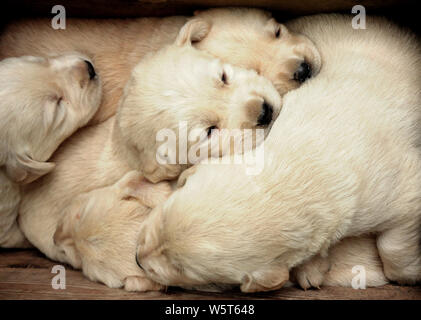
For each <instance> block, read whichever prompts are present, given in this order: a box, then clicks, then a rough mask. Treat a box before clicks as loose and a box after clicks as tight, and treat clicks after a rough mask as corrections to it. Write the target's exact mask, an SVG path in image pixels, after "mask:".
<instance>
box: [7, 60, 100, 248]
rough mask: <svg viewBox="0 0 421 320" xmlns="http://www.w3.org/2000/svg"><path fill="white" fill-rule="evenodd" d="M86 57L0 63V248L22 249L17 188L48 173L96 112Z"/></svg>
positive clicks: (95, 89) (95, 86) (95, 84)
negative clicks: (63, 146)
mask: <svg viewBox="0 0 421 320" xmlns="http://www.w3.org/2000/svg"><path fill="white" fill-rule="evenodd" d="M85 60H87V58H86V57H84V56H82V55H80V54H67V55H63V56H57V57H49V58H41V57H33V56H25V57H20V58H8V59H4V60H3V61H1V62H0V74H1V80H0V136H1V141H0V170H1V171H0V182H1V187H0V226H1V228H0V246H2V247H16V246H26V245H27V243H26V241H25V237H24V236H23V235H22V233H21V232H20V230H19V227H18V225H17V223H16V217H17V214H18V205H19V201H20V191H19V185H23V184H27V183H30V182H31V181H34V180H36V179H38V178H39V177H41V176H43V175H45V174H47V173H49V172H50V171H51V170H53V168H54V163H53V162H47V161H48V159H49V158H50V157H51V155H52V153H53V152H54V151H55V150H56V149H57V148H58V146H59V145H60V144H61V143H62V142H63V141H64V139H66V138H67V137H69V136H70V135H71V134H73V133H74V132H75V131H76V130H77V129H78V128H80V127H82V126H84V125H85V124H86V123H87V122H88V121H89V120H90V119H91V118H92V116H93V115H94V114H95V112H96V111H97V110H98V107H99V105H100V101H101V84H100V81H99V78H98V77H97V76H96V77H95V78H93V79H90V76H89V73H88V67H87V63H86V62H85Z"/></svg>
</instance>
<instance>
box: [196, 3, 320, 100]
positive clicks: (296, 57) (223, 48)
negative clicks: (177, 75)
mask: <svg viewBox="0 0 421 320" xmlns="http://www.w3.org/2000/svg"><path fill="white" fill-rule="evenodd" d="M193 20H202V21H206V22H207V23H208V24H209V25H210V31H209V34H208V35H207V36H206V37H205V38H203V39H202V40H201V41H197V42H195V47H197V48H199V49H202V50H206V51H208V52H209V53H211V54H213V55H214V56H216V57H219V58H220V59H221V60H223V61H224V62H228V63H232V64H233V65H237V66H240V67H243V68H246V69H254V70H256V71H257V72H258V73H259V74H260V75H263V76H265V77H266V78H268V79H269V80H271V81H272V83H273V84H274V85H275V87H276V89H277V90H278V92H279V93H280V94H281V95H283V94H285V93H286V92H288V91H289V90H292V89H295V88H297V87H298V86H300V85H301V84H302V83H303V82H304V81H306V80H307V79H308V78H310V77H313V76H315V75H316V74H317V73H318V72H319V70H320V67H321V58H320V54H319V52H318V50H317V49H316V47H315V45H314V44H313V43H312V42H311V41H310V40H309V39H308V38H307V37H305V36H303V35H299V34H296V33H292V32H289V30H288V29H287V28H286V27H285V26H284V25H283V24H280V23H278V22H277V21H276V20H275V19H273V18H272V17H271V15H270V14H269V13H268V12H265V11H262V10H258V9H246V8H218V9H210V10H204V11H200V12H197V13H196V14H195V18H193Z"/></svg>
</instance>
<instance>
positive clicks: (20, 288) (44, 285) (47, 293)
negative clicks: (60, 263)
mask: <svg viewBox="0 0 421 320" xmlns="http://www.w3.org/2000/svg"><path fill="white" fill-rule="evenodd" d="M56 264H57V263H55V262H54V261H51V260H48V259H47V258H45V257H44V256H43V255H42V254H41V253H39V252H38V251H37V250H17V251H14V250H0V299H93V300H96V299H110V300H113V299H127V300H150V299H156V300H158V299H164V300H167V299H174V300H179V299H209V300H214V299H280V300H290V299H305V300H309V299H316V300H325V299H340V300H344V299H380V300H383V299H411V300H421V288H420V287H405V286H395V285H386V286H383V287H380V288H368V289H366V290H354V289H352V288H338V287H323V288H322V289H321V290H307V291H304V290H301V289H298V288H283V289H281V290H278V291H276V292H269V293H258V294H253V295H246V294H243V293H241V292H239V291H232V292H224V293H206V292H195V291H187V290H182V289H178V288H170V289H168V290H167V292H147V293H138V292H127V291H124V290H122V289H111V288H108V287H106V286H105V285H102V284H100V283H95V282H92V281H89V280H88V279H87V278H85V277H84V276H83V275H82V273H81V272H80V271H77V270H73V269H72V268H70V267H69V266H66V289H65V290H55V289H53V288H52V286H51V280H52V279H53V277H54V276H55V274H53V273H51V268H52V267H53V266H54V265H56Z"/></svg>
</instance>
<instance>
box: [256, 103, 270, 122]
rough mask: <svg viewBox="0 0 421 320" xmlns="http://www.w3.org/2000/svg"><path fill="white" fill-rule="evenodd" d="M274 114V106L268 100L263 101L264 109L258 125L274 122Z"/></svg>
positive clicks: (258, 119)
mask: <svg viewBox="0 0 421 320" xmlns="http://www.w3.org/2000/svg"><path fill="white" fill-rule="evenodd" d="M272 116H273V107H272V106H271V105H270V104H268V103H267V102H266V101H264V102H263V105H262V111H261V113H260V115H259V118H257V125H258V126H267V125H268V124H270V123H271V122H272Z"/></svg>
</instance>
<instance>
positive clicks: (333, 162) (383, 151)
mask: <svg viewBox="0 0 421 320" xmlns="http://www.w3.org/2000/svg"><path fill="white" fill-rule="evenodd" d="M302 23H303V24H304V25H305V26H306V27H307V28H309V29H311V30H314V32H317V33H318V34H319V35H320V36H319V38H318V42H317V44H318V47H319V49H320V51H321V52H322V57H323V58H324V60H323V61H324V67H323V68H322V70H321V72H320V74H319V75H318V76H317V78H316V79H314V80H313V81H309V82H308V83H307V84H306V85H305V86H302V87H301V88H299V89H297V90H294V91H291V92H289V93H288V94H287V95H285V97H284V105H283V111H282V113H281V115H280V117H278V119H277V121H276V122H275V124H274V126H273V128H272V130H271V132H270V134H269V136H268V137H267V139H266V140H265V144H264V148H265V166H264V169H263V171H262V173H261V174H260V175H256V176H251V175H246V174H245V173H244V168H243V166H244V165H198V166H197V169H196V172H195V173H194V174H192V175H191V176H190V177H189V178H188V179H187V181H186V184H185V185H184V187H182V188H180V189H178V190H177V191H175V192H174V193H173V194H172V195H171V196H170V197H169V199H168V200H167V201H166V202H165V203H164V204H163V205H160V206H158V207H156V208H155V209H154V210H153V211H152V212H151V213H150V214H149V216H148V218H147V220H146V221H145V224H144V225H143V226H142V227H141V231H140V236H139V241H138V253H137V259H138V262H139V265H140V266H141V268H143V269H144V271H145V272H146V274H147V276H148V277H150V278H151V279H152V280H154V281H157V282H159V283H161V284H163V285H180V286H190V287H191V286H193V287H194V286H202V285H207V284H210V283H222V284H237V285H240V286H241V290H242V291H244V292H256V291H268V290H275V289H278V288H280V287H282V286H283V285H284V284H285V283H286V282H287V280H288V279H289V277H290V271H291V269H293V268H294V267H297V266H299V265H301V266H303V265H305V264H307V263H309V264H310V265H312V266H313V267H314V266H316V267H317V266H318V267H320V269H321V272H320V274H321V277H319V279H310V284H311V285H313V286H317V285H318V283H317V282H319V283H320V281H323V275H324V273H325V272H326V271H327V270H328V267H327V268H326V263H325V262H326V261H324V260H327V259H328V258H329V257H328V253H329V249H330V248H331V247H332V246H333V245H334V244H336V243H338V241H340V240H342V239H344V238H345V237H350V236H359V235H363V234H369V233H372V234H376V245H377V249H378V251H379V255H380V258H381V260H382V263H383V270H384V274H385V276H386V277H387V278H388V279H389V280H391V281H397V282H399V283H404V284H414V283H416V282H417V281H420V280H421V250H420V244H421V241H420V240H421V239H420V238H421V233H420V226H421V193H420V190H421V154H420V150H419V147H418V146H419V129H420V128H419V118H420V109H419V106H420V104H421V91H420V88H421V74H420V71H421V53H420V52H421V50H420V46H419V43H418V42H417V40H416V39H415V38H414V37H413V36H412V35H411V34H408V33H407V32H403V31H401V30H400V29H398V28H396V27H395V26H394V25H392V24H390V23H388V22H387V21H384V20H380V19H379V20H377V19H369V20H368V21H367V23H368V24H369V25H370V28H367V30H363V31H361V30H353V29H352V28H351V27H350V18H349V17H346V16H338V15H320V16H315V17H311V18H307V19H305V20H304V21H303V22H302ZM332 42H335V46H334V49H333V47H332V45H331V44H332ZM350 48H352V50H350ZM384 52H387V53H388V55H387V56H385V55H384ZM379 115H381V116H379ZM262 147H263V146H259V147H258V148H262ZM192 199H194V200H193V201H192ZM313 280H315V282H313Z"/></svg>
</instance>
